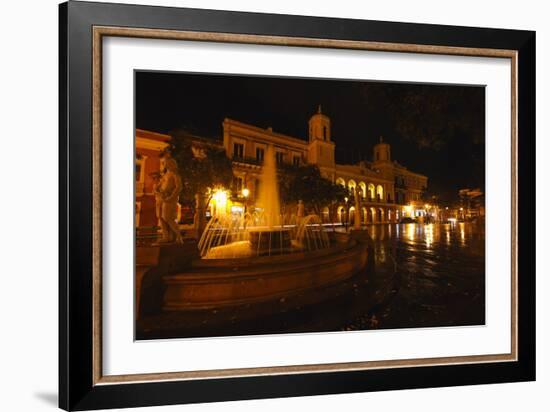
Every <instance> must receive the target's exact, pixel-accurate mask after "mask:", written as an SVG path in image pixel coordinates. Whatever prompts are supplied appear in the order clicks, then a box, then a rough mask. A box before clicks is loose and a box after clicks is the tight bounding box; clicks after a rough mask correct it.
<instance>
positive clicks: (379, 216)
mask: <svg viewBox="0 0 550 412" xmlns="http://www.w3.org/2000/svg"><path fill="white" fill-rule="evenodd" d="M376 221H377V222H380V223H382V222H383V221H384V211H383V210H382V209H381V208H378V209H376Z"/></svg>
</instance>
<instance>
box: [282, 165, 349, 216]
mask: <svg viewBox="0 0 550 412" xmlns="http://www.w3.org/2000/svg"><path fill="white" fill-rule="evenodd" d="M278 176H279V192H280V197H281V200H282V202H283V203H287V204H288V203H296V202H298V201H299V200H302V201H303V202H304V205H305V206H306V208H310V209H313V210H314V211H315V213H316V214H318V215H319V216H320V215H321V212H322V210H323V207H325V206H330V205H331V204H332V203H333V202H336V201H343V200H344V198H345V197H346V196H349V192H348V191H347V190H346V188H344V187H342V186H341V185H338V184H335V183H333V182H332V181H330V180H328V179H325V178H324V177H322V176H321V172H320V171H319V168H318V167H317V166H314V165H304V166H294V165H289V164H285V165H281V168H280V170H279V174H278Z"/></svg>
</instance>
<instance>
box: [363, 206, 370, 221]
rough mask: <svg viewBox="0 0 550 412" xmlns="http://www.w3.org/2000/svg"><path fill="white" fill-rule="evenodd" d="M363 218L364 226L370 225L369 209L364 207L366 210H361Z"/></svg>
mask: <svg viewBox="0 0 550 412" xmlns="http://www.w3.org/2000/svg"><path fill="white" fill-rule="evenodd" d="M361 217H362V219H361V220H362V222H363V224H365V225H366V224H367V223H368V221H369V214H368V212H367V208H366V207H364V208H362V209H361Z"/></svg>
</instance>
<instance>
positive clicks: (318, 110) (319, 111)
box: [317, 105, 322, 113]
mask: <svg viewBox="0 0 550 412" xmlns="http://www.w3.org/2000/svg"><path fill="white" fill-rule="evenodd" d="M317 113H322V112H321V105H319V107H318V108H317Z"/></svg>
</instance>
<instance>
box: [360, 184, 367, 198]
mask: <svg viewBox="0 0 550 412" xmlns="http://www.w3.org/2000/svg"><path fill="white" fill-rule="evenodd" d="M359 191H360V192H361V197H362V198H363V199H364V198H365V197H367V185H366V184H365V182H360V183H359Z"/></svg>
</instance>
